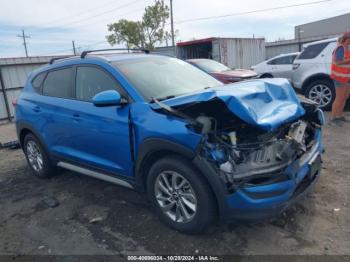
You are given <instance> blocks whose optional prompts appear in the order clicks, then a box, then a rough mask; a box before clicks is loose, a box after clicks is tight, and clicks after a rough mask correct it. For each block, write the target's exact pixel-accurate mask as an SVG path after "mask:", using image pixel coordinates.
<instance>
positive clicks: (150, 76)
mask: <svg viewBox="0 0 350 262" xmlns="http://www.w3.org/2000/svg"><path fill="white" fill-rule="evenodd" d="M113 64H114V65H115V66H116V67H117V69H118V70H119V71H120V72H121V73H122V74H123V75H124V76H125V77H126V78H127V79H128V81H129V82H130V83H131V84H132V85H133V86H134V87H135V88H136V89H137V90H138V91H139V92H140V93H141V94H142V95H143V97H144V98H145V99H146V100H147V101H151V100H152V98H156V99H159V100H162V99H165V98H170V97H175V96H179V95H183V94H187V93H191V92H194V91H197V90H201V89H205V88H208V87H214V86H218V85H221V84H222V83H221V82H219V81H217V80H216V79H215V78H213V77H212V76H210V75H208V74H206V73H204V72H203V71H201V70H199V69H198V68H196V67H194V66H191V65H190V64H188V63H186V62H184V61H182V60H179V59H176V58H171V57H145V58H138V59H130V60H127V61H125V60H123V61H117V62H114V63H113Z"/></svg>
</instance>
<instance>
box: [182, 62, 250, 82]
mask: <svg viewBox="0 0 350 262" xmlns="http://www.w3.org/2000/svg"><path fill="white" fill-rule="evenodd" d="M186 61H187V62H188V63H190V64H192V65H194V66H196V67H198V68H199V69H201V70H203V71H204V72H206V73H208V74H210V75H212V76H213V77H215V78H216V79H218V80H220V81H221V82H223V83H225V84H228V83H234V82H239V81H243V80H247V79H251V78H255V77H257V74H256V73H255V72H254V71H252V70H245V69H231V68H229V67H227V66H225V65H224V64H221V63H219V62H217V61H215V60H211V59H188V60H186Z"/></svg>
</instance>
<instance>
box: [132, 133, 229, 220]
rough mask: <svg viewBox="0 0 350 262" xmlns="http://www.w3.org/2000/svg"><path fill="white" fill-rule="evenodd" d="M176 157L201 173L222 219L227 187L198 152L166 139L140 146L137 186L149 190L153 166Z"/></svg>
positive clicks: (151, 140)
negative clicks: (164, 158)
mask: <svg viewBox="0 0 350 262" xmlns="http://www.w3.org/2000/svg"><path fill="white" fill-rule="evenodd" d="M170 155H175V156H180V157H182V158H184V159H186V160H188V161H189V162H190V163H191V164H192V165H193V167H194V168H195V169H196V170H197V171H198V172H199V173H200V175H201V176H202V177H203V178H204V180H205V181H206V183H208V186H209V188H210V190H211V192H212V195H213V197H214V203H215V209H216V211H217V214H218V215H219V216H220V217H221V216H222V215H223V213H224V212H225V210H226V200H225V199H226V198H225V192H226V190H225V187H224V186H223V185H222V182H221V180H220V178H219V176H218V174H216V173H215V172H214V171H213V169H212V168H211V167H210V166H209V164H208V163H207V161H205V160H204V159H202V158H201V157H200V156H199V155H198V154H197V152H196V150H191V149H189V148H187V147H185V146H182V145H179V144H177V143H175V142H171V141H169V140H165V139H159V138H151V139H147V140H146V141H144V142H143V144H142V145H141V146H140V150H139V153H138V157H137V160H136V165H135V186H136V188H137V189H138V190H139V191H141V192H145V191H146V190H147V186H146V185H147V175H148V171H149V169H150V168H151V167H152V165H153V164H154V163H155V162H156V161H157V160H158V159H160V158H163V157H166V156H170Z"/></svg>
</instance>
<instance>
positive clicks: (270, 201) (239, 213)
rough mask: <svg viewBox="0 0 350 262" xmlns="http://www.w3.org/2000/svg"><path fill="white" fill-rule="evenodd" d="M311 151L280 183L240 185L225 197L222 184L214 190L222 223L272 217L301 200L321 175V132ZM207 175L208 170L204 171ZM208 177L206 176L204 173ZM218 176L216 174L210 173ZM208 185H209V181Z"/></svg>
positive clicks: (293, 164) (286, 171)
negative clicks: (224, 221)
mask: <svg viewBox="0 0 350 262" xmlns="http://www.w3.org/2000/svg"><path fill="white" fill-rule="evenodd" d="M315 138H316V143H315V145H314V146H313V148H312V149H311V150H310V151H309V152H308V153H306V154H305V155H304V156H302V157H301V158H300V159H298V160H296V161H295V162H293V163H291V164H290V165H289V166H288V167H287V168H286V169H285V170H284V171H283V173H282V174H281V175H283V176H286V179H284V180H283V181H282V182H276V183H271V184H264V185H256V184H255V185H252V184H249V185H243V186H240V187H239V188H238V189H237V190H236V191H235V192H234V193H232V194H228V193H227V188H225V185H223V183H221V192H226V193H225V194H222V193H220V192H219V193H217V191H218V190H220V189H219V188H218V186H216V188H213V191H214V193H215V195H216V198H217V201H218V206H219V213H220V218H221V219H222V220H233V219H236V220H259V219H266V218H269V217H274V216H277V215H279V214H280V213H281V212H283V211H284V210H286V209H287V208H289V207H290V206H291V205H293V204H295V203H296V202H298V201H300V200H301V199H303V198H304V197H305V196H306V195H307V194H308V193H309V192H311V191H312V189H313V187H314V185H315V184H316V182H317V180H318V179H319V176H320V173H321V154H322V152H323V150H324V149H323V144H322V140H321V131H318V132H317V133H316V137H315ZM202 172H209V169H208V167H206V171H202ZM207 175H208V174H207ZM212 175H215V176H216V177H218V175H217V174H212ZM209 183H210V184H212V183H211V182H210V181H209Z"/></svg>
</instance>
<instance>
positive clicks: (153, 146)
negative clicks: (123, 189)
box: [134, 138, 195, 191]
mask: <svg viewBox="0 0 350 262" xmlns="http://www.w3.org/2000/svg"><path fill="white" fill-rule="evenodd" d="M160 151H169V152H172V153H174V154H179V155H181V156H184V157H186V158H188V159H190V160H192V159H193V158H194V156H195V152H194V151H193V150H191V149H190V148H187V147H185V146H183V145H180V144H178V143H175V142H172V141H170V140H167V139H162V138H147V139H145V140H144V141H143V143H142V144H141V145H140V146H139V150H138V154H137V158H136V161H135V168H134V170H135V171H134V172H135V182H136V184H137V185H138V186H139V187H140V190H141V191H144V190H145V185H144V175H145V174H144V172H143V169H144V167H145V166H146V164H147V160H148V159H149V157H150V156H151V155H152V154H153V153H155V152H160Z"/></svg>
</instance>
